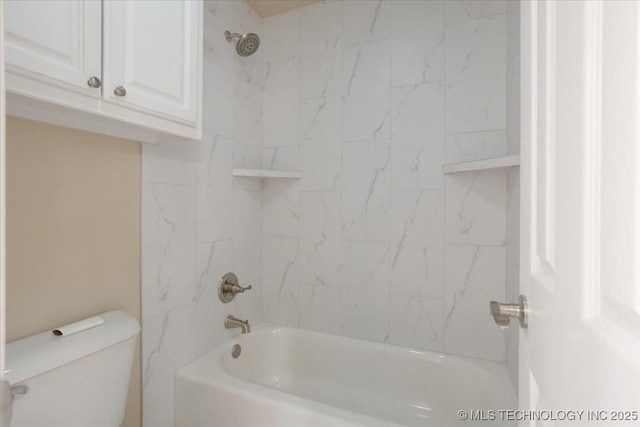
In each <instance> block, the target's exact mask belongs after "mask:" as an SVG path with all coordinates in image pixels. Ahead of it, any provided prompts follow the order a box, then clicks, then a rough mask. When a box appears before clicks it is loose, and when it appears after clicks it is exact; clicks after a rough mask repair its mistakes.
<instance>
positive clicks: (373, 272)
mask: <svg viewBox="0 0 640 427" xmlns="http://www.w3.org/2000/svg"><path fill="white" fill-rule="evenodd" d="M389 252H390V251H389V245H388V244H387V243H384V242H362V241H355V240H354V241H349V240H345V241H343V242H342V288H343V289H347V288H357V289H359V290H360V291H362V292H366V291H367V290H368V289H371V288H384V289H388V288H389Z"/></svg>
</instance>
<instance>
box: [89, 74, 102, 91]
mask: <svg viewBox="0 0 640 427" xmlns="http://www.w3.org/2000/svg"><path fill="white" fill-rule="evenodd" d="M87 84H88V85H89V86H91V87H94V88H99V87H100V86H102V82H101V81H100V79H99V78H97V77H96V76H92V77H91V78H90V79H89V80H87Z"/></svg>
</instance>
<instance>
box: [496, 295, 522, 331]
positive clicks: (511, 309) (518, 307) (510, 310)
mask: <svg viewBox="0 0 640 427" xmlns="http://www.w3.org/2000/svg"><path fill="white" fill-rule="evenodd" d="M489 311H490V312H491V315H492V316H493V320H494V321H495V322H496V325H498V326H500V327H501V328H506V327H507V326H509V322H510V321H511V318H512V317H513V318H514V319H518V320H519V322H520V327H521V328H522V329H527V326H529V306H528V305H527V298H525V296H524V295H520V298H519V301H518V304H505V303H501V302H497V301H491V302H490V303H489Z"/></svg>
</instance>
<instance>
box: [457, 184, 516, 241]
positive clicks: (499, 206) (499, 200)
mask: <svg viewBox="0 0 640 427" xmlns="http://www.w3.org/2000/svg"><path fill="white" fill-rule="evenodd" d="M446 187H447V188H446V206H447V207H446V228H445V230H446V240H447V243H458V244H474V245H498V246H502V245H504V244H505V241H506V239H507V227H506V224H507V175H506V172H504V171H486V172H464V173H457V174H450V175H447V185H446Z"/></svg>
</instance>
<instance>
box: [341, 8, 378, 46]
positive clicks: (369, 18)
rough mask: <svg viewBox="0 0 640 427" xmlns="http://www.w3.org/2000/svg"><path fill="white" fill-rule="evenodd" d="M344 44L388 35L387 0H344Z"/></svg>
mask: <svg viewBox="0 0 640 427" xmlns="http://www.w3.org/2000/svg"><path fill="white" fill-rule="evenodd" d="M341 3H342V28H343V32H344V42H343V44H344V45H345V46H347V45H352V44H356V43H362V42H366V41H371V40H377V39H382V38H386V37H389V20H390V10H389V0H344V1H342V2H341Z"/></svg>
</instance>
